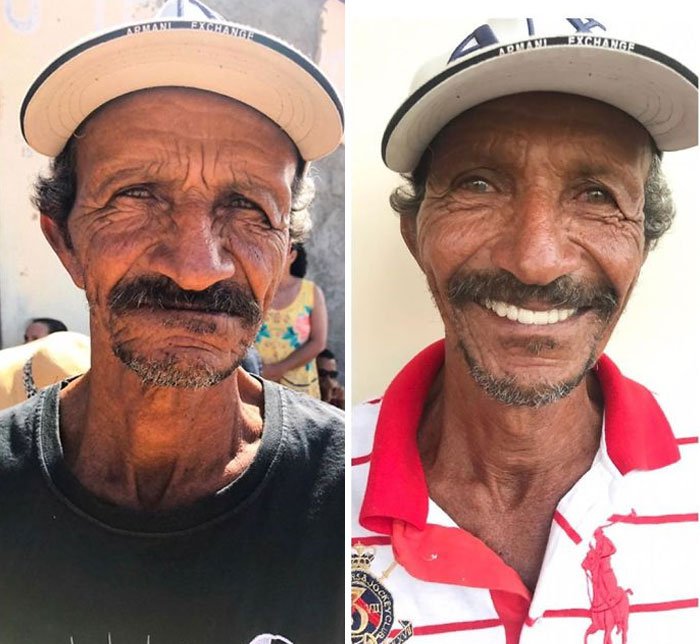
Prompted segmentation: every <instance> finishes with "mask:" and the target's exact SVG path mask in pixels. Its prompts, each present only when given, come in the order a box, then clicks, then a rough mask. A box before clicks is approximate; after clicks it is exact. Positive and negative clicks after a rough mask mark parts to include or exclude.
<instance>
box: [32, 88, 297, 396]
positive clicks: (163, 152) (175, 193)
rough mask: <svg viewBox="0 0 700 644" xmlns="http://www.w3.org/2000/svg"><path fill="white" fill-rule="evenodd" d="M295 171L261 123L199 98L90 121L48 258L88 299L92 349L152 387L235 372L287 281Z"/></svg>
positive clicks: (108, 111)
mask: <svg viewBox="0 0 700 644" xmlns="http://www.w3.org/2000/svg"><path fill="white" fill-rule="evenodd" d="M296 164H297V155H296V152H295V149H294V146H293V144H292V143H291V141H290V140H289V139H288V138H287V136H286V135H285V134H283V133H282V131H281V130H280V129H279V128H278V127H277V126H276V125H274V124H273V123H272V122H271V121H269V120H268V119H267V118H265V117H263V116H262V115H260V114H259V113H257V112H256V111H254V110H252V109H250V108H248V107H246V106H244V105H242V104H240V103H237V102H235V101H232V100H230V99H227V98H223V97H219V96H216V95H214V94H208V93H205V92H200V91H197V90H185V89H157V90H149V91H146V92H137V93H135V94H133V95H130V96H127V97H125V98H122V99H119V100H118V101H115V102H114V103H112V104H110V105H109V106H107V107H106V108H105V109H104V110H102V111H101V112H99V113H98V114H97V115H95V116H94V117H92V118H91V119H90V121H89V122H88V123H87V125H86V126H85V128H84V131H83V132H82V135H81V137H80V139H79V141H78V147H77V198H76V202H75V205H74V207H73V210H72V211H71V213H70V216H69V219H68V232H69V235H70V239H71V241H72V248H68V247H67V246H64V247H62V248H58V249H57V250H58V252H59V255H60V256H61V259H62V260H63V262H64V264H65V265H66V267H67V268H68V270H69V271H70V273H71V275H72V277H73V280H74V281H75V282H76V284H77V285H78V286H79V287H81V288H84V289H85V292H86V295H87V299H88V303H89V305H90V314H91V333H92V336H93V347H94V348H96V349H97V350H109V349H108V347H111V350H112V351H113V352H114V353H115V354H116V355H117V357H119V358H120V359H121V360H122V362H124V363H125V364H127V366H129V367H131V368H132V369H133V370H134V371H136V372H137V373H138V374H139V376H140V377H141V379H142V380H143V382H144V383H146V384H150V385H155V386H184V387H202V386H209V385H212V384H215V383H216V382H219V381H220V380H222V379H223V378H225V377H226V376H228V375H229V374H230V373H232V371H233V370H234V369H235V367H236V366H237V365H238V363H239V361H240V360H241V359H242V357H243V356H244V354H245V351H246V348H247V347H248V346H249V345H250V344H251V343H252V341H253V339H254V337H255V333H256V331H257V328H258V326H259V322H260V319H261V316H262V314H263V313H264V312H265V311H266V310H267V308H268V306H269V305H270V302H271V300H272V297H273V295H274V292H275V289H276V287H277V284H278V282H279V279H280V276H281V274H282V272H283V270H284V265H285V260H286V256H287V251H288V246H289V213H290V209H291V198H292V197H291V186H292V182H293V179H294V175H295V169H296ZM45 228H46V227H45ZM56 245H57V244H56V243H55V242H54V246H56ZM59 245H60V244H59Z"/></svg>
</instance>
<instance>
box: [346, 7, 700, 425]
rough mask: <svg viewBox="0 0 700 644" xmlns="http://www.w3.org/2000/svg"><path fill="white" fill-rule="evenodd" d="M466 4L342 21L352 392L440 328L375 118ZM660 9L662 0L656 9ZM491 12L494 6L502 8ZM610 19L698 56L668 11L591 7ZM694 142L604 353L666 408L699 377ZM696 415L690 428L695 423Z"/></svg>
mask: <svg viewBox="0 0 700 644" xmlns="http://www.w3.org/2000/svg"><path fill="white" fill-rule="evenodd" d="M468 7H469V5H468V4H465V3H457V2H445V1H443V0H432V1H431V2H429V3H426V2H422V3H410V2H405V1H404V2H397V1H394V0H384V1H383V2H381V3H366V2H360V3H358V4H356V5H355V6H353V10H352V14H351V15H352V18H351V21H350V38H349V43H350V52H351V63H350V67H349V78H350V84H349V87H348V95H349V96H350V101H349V106H348V108H349V112H350V114H351V119H352V122H351V128H352V129H351V131H352V135H351V137H350V138H351V140H350V142H349V144H348V158H349V161H350V164H349V169H350V173H351V175H350V176H351V186H350V191H349V192H350V194H351V212H352V227H353V228H352V251H353V252H352V262H353V263H352V280H353V282H352V298H353V300H352V342H353V345H352V354H353V356H352V357H353V361H352V368H353V389H352V398H353V400H354V401H355V402H358V401H360V400H363V399H365V398H368V397H372V396H375V395H377V394H380V393H381V392H382V391H383V390H384V388H385V387H386V385H387V383H388V382H389V381H390V379H391V378H392V376H393V375H394V374H395V373H396V372H397V371H398V369H399V368H400V367H401V366H402V365H403V364H404V363H405V362H406V361H407V360H408V359H409V358H410V357H411V356H412V355H414V354H415V353H416V352H417V351H418V350H419V349H421V348H422V347H423V346H425V345H427V344H428V343H430V342H431V341H433V340H435V339H437V338H439V337H442V335H443V331H442V324H441V320H440V318H439V316H438V314H437V312H436V310H435V309H434V308H433V306H432V303H431V301H430V297H429V295H428V292H427V288H426V286H425V285H424V280H423V277H422V274H420V273H419V271H418V268H417V267H416V265H415V264H414V262H413V260H412V258H411V257H410V256H409V254H408V252H407V251H406V249H405V248H404V246H403V243H402V241H401V238H400V235H399V231H398V219H397V217H396V216H395V215H394V214H393V212H392V211H391V209H390V208H389V204H388V201H387V199H388V195H389V194H390V192H391V190H392V189H393V188H394V187H396V186H397V185H399V183H400V180H399V177H398V175H396V174H395V173H393V172H391V171H390V170H388V169H387V168H386V167H385V166H384V165H383V163H382V161H381V155H380V142H381V137H382V134H383V131H384V127H385V125H386V123H387V121H388V120H389V118H390V116H391V115H392V114H393V112H394V110H395V109H396V108H397V107H398V106H399V104H400V103H401V102H402V101H403V99H404V98H405V97H406V96H407V94H408V87H409V85H410V81H411V78H412V76H413V72H414V70H415V69H416V67H417V66H418V65H419V64H420V63H422V61H424V60H426V59H427V58H429V57H432V56H434V55H438V54H440V53H442V52H445V51H447V50H448V49H452V48H454V47H455V46H456V45H457V44H458V43H459V42H460V41H461V40H462V39H463V38H464V37H465V36H467V35H468V34H469V33H470V32H471V31H472V30H473V29H474V27H476V26H478V25H479V24H482V23H483V22H484V21H485V17H484V16H481V17H479V16H476V17H470V14H469V12H468ZM659 13H660V12H659ZM497 15H503V12H501V13H500V14H498V13H497ZM598 19H599V20H601V22H603V24H605V25H606V27H607V28H608V30H611V29H612V26H613V24H617V25H620V27H618V33H620V35H621V36H623V37H627V38H629V39H632V40H636V41H638V42H641V43H644V44H648V45H649V46H652V47H654V48H656V49H660V50H661V51H664V52H665V53H668V54H670V55H673V56H675V57H677V58H678V59H679V60H681V61H683V62H684V63H685V64H686V65H687V66H688V67H690V68H691V69H693V70H694V71H697V70H698V69H699V68H700V64H699V62H700V61H699V58H700V48H698V46H697V30H696V29H694V27H693V22H692V21H691V20H687V21H684V20H679V17H678V14H671V13H669V12H667V13H666V14H665V15H655V16H654V17H653V18H651V17H650V16H648V15H647V16H638V15H637V16H632V15H628V16H627V17H626V20H625V21H623V22H620V21H616V20H614V19H613V20H607V21H606V20H605V19H604V18H603V17H601V16H599V18H598ZM698 160H699V157H698V151H697V149H695V150H692V151H684V152H677V153H670V154H667V155H666V157H665V161H664V167H665V169H666V173H667V176H668V178H669V181H670V183H671V185H672V187H673V189H674V195H675V199H676V203H677V206H678V216H677V220H676V222H675V224H674V227H673V229H672V230H671V232H669V233H668V234H667V236H666V237H665V238H664V239H663V240H662V241H661V243H660V245H659V248H658V249H657V250H655V251H654V252H653V253H652V254H651V256H650V257H649V259H648V261H647V263H646V266H645V267H644V269H643V272H642V277H641V279H640V282H639V285H638V287H637V290H636V292H635V294H634V296H633V298H632V301H631V303H630V305H629V306H628V310H627V312H626V313H625V315H624V316H623V319H622V320H621V322H620V324H619V326H618V328H617V330H616V332H615V335H614V337H613V340H612V341H611V344H610V345H609V348H608V353H609V354H610V355H611V356H612V357H613V358H614V359H615V360H616V361H618V363H619V364H620V365H621V366H622V368H623V370H624V371H625V372H626V373H627V375H629V376H631V377H634V378H636V379H638V380H640V381H642V382H644V383H645V384H646V385H647V386H649V387H650V388H652V389H654V390H658V391H660V392H663V393H665V394H666V396H667V397H669V396H670V397H672V398H674V401H673V404H672V405H671V407H670V409H674V410H675V411H673V412H672V415H675V414H679V415H685V416H686V417H687V418H691V417H696V416H697V414H696V413H695V409H694V408H695V405H694V397H695V396H696V395H697V394H696V390H697V388H698V385H699V384H700V378H698V375H697V374H698V365H700V341H699V338H700V331H699V330H700V301H699V299H698V296H697V292H698V285H697V281H698V278H699V277H700V270H699V269H698V266H699V262H698V245H699V244H700V212H698V211H699V210H700V208H699V207H698V206H699V198H698V187H697V186H698V181H699V177H700V172H699V170H700V164H699V163H698ZM699 424H700V423H696V426H695V427H694V428H693V429H694V430H695V433H697V429H698V426H697V425H699Z"/></svg>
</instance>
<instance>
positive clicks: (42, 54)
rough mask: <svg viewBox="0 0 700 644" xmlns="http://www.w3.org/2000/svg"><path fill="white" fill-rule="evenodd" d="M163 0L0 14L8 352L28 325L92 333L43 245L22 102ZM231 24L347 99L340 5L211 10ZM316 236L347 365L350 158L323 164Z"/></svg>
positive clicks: (3, 315) (79, 3)
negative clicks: (294, 51)
mask: <svg viewBox="0 0 700 644" xmlns="http://www.w3.org/2000/svg"><path fill="white" fill-rule="evenodd" d="M162 4H163V0H141V1H139V0H62V1H61V2H54V1H53V0H4V2H3V3H2V5H1V6H0V149H2V155H1V156H0V346H2V347H7V346H13V345H15V344H19V343H20V342H21V341H22V335H23V332H24V328H25V325H26V323H27V320H28V319H29V318H32V317H39V316H42V317H43V316H48V317H56V318H59V319H61V320H63V321H64V322H65V323H66V324H67V325H68V328H69V329H71V330H74V331H80V332H83V333H87V332H88V311H87V305H86V303H85V298H84V296H83V294H82V292H81V291H79V290H78V289H77V288H75V287H74V286H73V284H72V283H71V282H70V280H69V278H68V276H67V274H66V272H65V270H64V269H63V267H62V266H61V265H60V263H59V262H58V260H57V259H56V258H55V256H54V254H53V252H52V251H51V249H50V248H49V246H48V244H47V243H46V242H45V240H44V239H43V236H42V234H41V231H40V230H39V225H38V215H37V213H36V212H35V211H34V209H33V207H32V206H31V204H30V202H29V194H30V191H31V185H32V182H33V180H34V178H35V177H36V175H37V173H38V172H39V171H41V170H43V169H44V168H45V167H46V163H47V159H46V158H45V157H42V156H41V155H38V154H36V153H35V152H33V151H32V150H30V149H29V148H28V147H27V145H26V144H25V143H24V140H23V139H22V135H21V132H20V129H19V109H20V105H21V101H22V98H23V97H24V94H25V92H26V90H27V88H28V87H29V85H30V83H31V82H32V81H33V80H34V78H35V77H36V75H37V74H38V73H39V72H41V70H42V69H44V67H45V66H46V65H47V64H48V63H49V62H51V61H52V60H53V59H54V58H55V57H56V55H57V54H58V53H60V52H61V51H62V50H63V49H65V48H67V47H68V46H70V45H72V44H73V43H74V42H75V41H77V40H78V39H81V38H84V37H86V36H88V35H89V34H91V33H93V32H95V31H99V30H102V29H107V28H109V27H111V26H113V25H118V24H121V23H125V22H130V21H132V20H135V19H136V20H145V19H148V18H150V17H152V16H153V15H154V13H155V12H156V11H157V9H158V8H159V7H160V6H161V5H162ZM210 4H211V6H212V8H214V9H215V10H217V11H219V12H220V13H221V14H223V15H224V16H226V17H227V18H229V19H231V20H234V21H239V22H244V23H248V24H251V25H253V26H256V27H259V28H261V29H265V30H267V31H270V32H274V33H276V34H278V35H280V36H281V37H282V38H284V39H285V40H287V41H289V42H290V43H291V44H293V45H294V46H296V47H297V48H299V49H300V50H302V51H303V52H304V53H306V54H307V55H308V56H310V57H312V58H314V59H315V60H316V61H317V62H318V61H319V60H320V61H321V63H320V64H321V66H322V67H323V68H324V70H326V71H327V73H329V74H330V75H331V78H332V80H333V82H334V84H335V85H336V86H339V90H340V92H341V93H342V85H343V78H342V72H343V65H342V61H343V28H342V24H343V18H344V5H343V4H342V3H341V2H340V1H339V0H329V1H328V3H327V6H326V3H325V0H275V1H270V2H253V1H236V2H234V1H233V0H212V2H211V3H210ZM317 176H318V180H317V184H318V186H319V190H318V200H317V203H316V206H315V207H314V215H315V220H316V232H315V233H314V236H313V238H312V240H311V242H310V245H309V254H310V255H311V260H310V267H311V268H310V277H311V278H312V279H316V280H317V281H318V283H319V284H320V285H321V287H322V288H323V290H324V292H325V294H326V297H327V300H328V308H329V316H330V319H331V330H330V346H331V348H332V349H333V350H334V351H335V352H336V353H338V354H339V355H340V357H341V361H342V362H343V363H344V337H345V330H344V310H345V309H344V296H345V291H344V253H343V245H344V219H343V188H344V182H343V177H344V153H343V150H342V148H341V150H339V151H337V152H336V153H335V154H334V155H333V156H332V157H330V158H329V159H327V160H325V161H324V162H322V163H321V164H319V169H318V172H317Z"/></svg>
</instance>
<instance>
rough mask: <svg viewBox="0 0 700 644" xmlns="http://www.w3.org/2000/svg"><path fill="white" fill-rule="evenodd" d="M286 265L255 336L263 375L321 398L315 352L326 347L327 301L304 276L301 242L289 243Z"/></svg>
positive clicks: (304, 255) (303, 254)
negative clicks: (285, 269)
mask: <svg viewBox="0 0 700 644" xmlns="http://www.w3.org/2000/svg"><path fill="white" fill-rule="evenodd" d="M287 268H288V270H287V274H286V275H285V277H284V278H282V281H281V282H280V285H279V287H278V289H277V292H276V293H275V297H274V299H273V300H272V307H271V308H270V310H269V311H268V313H267V315H266V316H265V321H264V322H263V325H262V326H261V327H260V331H259V333H258V337H257V338H256V340H255V344H256V347H257V349H258V351H259V352H260V356H261V358H262V361H263V374H262V375H263V377H265V378H267V379H268V380H275V381H277V382H279V383H281V384H283V385H285V386H286V387H289V388H290V389H296V390H297V391H302V392H304V393H306V394H308V395H310V396H314V397H315V398H320V397H321V392H320V389H319V384H318V373H317V371H316V356H317V355H318V354H319V353H321V351H323V350H324V349H325V348H326V337H327V333H328V315H327V313H326V302H325V299H324V297H323V291H321V289H320V288H319V287H318V286H316V284H314V283H313V282H312V281H311V280H307V279H304V275H306V251H305V250H304V247H303V245H302V244H294V245H293V246H292V248H291V250H290V253H289V257H288V258H287Z"/></svg>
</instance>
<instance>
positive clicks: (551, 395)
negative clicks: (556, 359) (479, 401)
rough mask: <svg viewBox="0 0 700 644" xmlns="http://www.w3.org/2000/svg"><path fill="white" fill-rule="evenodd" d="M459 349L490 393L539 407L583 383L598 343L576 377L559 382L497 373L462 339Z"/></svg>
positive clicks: (516, 404) (516, 403)
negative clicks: (530, 380)
mask: <svg viewBox="0 0 700 644" xmlns="http://www.w3.org/2000/svg"><path fill="white" fill-rule="evenodd" d="M594 344H597V343H594ZM459 349H460V351H461V353H462V357H463V358H464V360H465V362H466V363H467V366H468V367H469V373H470V374H471V377H472V378H473V379H474V382H476V384H477V385H479V387H481V389H482V390H483V391H484V393H485V394H486V395H487V396H489V397H490V398H493V399H494V400H497V401H498V402H500V403H502V404H504V405H508V406H510V407H530V408H532V409H539V408H540V407H545V406H546V405H551V404H553V403H555V402H558V401H559V400H562V399H563V398H566V397H567V396H568V395H569V394H570V393H571V392H572V391H573V390H574V389H576V387H578V385H580V384H581V382H582V381H583V379H584V378H585V377H586V375H587V374H588V372H589V371H590V370H591V368H592V367H593V365H595V363H596V359H597V355H596V350H595V346H594V347H593V348H592V349H591V351H590V353H589V355H588V359H587V360H586V362H585V364H584V366H583V367H582V368H581V370H580V371H579V372H577V373H576V374H575V375H574V376H573V377H571V378H568V379H565V380H560V381H558V382H549V381H542V382H539V383H535V384H529V385H523V384H521V383H519V382H518V379H517V377H516V376H515V375H514V374H505V375H496V374H494V373H492V372H490V371H489V370H488V369H486V368H485V367H484V366H483V365H481V364H479V362H478V361H477V360H476V358H475V357H474V355H473V354H472V352H470V351H469V349H468V348H467V345H466V344H465V343H464V341H463V340H461V339H460V340H459Z"/></svg>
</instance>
